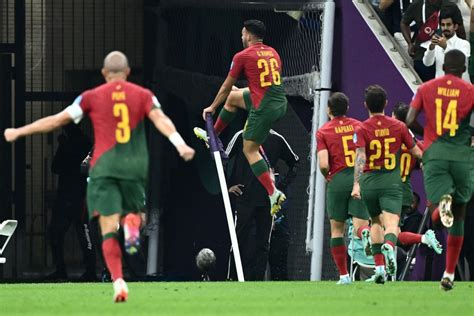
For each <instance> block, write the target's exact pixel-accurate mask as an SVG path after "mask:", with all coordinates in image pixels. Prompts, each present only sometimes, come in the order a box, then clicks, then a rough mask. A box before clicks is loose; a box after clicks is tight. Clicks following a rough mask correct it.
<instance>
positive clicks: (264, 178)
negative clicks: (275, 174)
mask: <svg viewBox="0 0 474 316" xmlns="http://www.w3.org/2000/svg"><path fill="white" fill-rule="evenodd" d="M257 179H258V181H260V183H261V184H262V185H263V187H264V188H265V190H267V193H268V195H272V194H273V192H275V185H274V184H273V180H272V177H270V172H269V171H267V172H264V173H262V174H261V175H259V176H258V177H257Z"/></svg>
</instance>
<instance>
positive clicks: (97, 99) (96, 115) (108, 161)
mask: <svg viewBox="0 0 474 316" xmlns="http://www.w3.org/2000/svg"><path fill="white" fill-rule="evenodd" d="M154 107H157V108H160V104H159V102H158V100H157V99H156V97H154V96H153V94H152V93H151V92H150V91H149V90H147V89H144V88H142V87H140V86H138V85H135V84H133V83H130V82H127V81H114V82H110V83H106V84H103V85H101V86H99V87H97V88H95V89H92V90H88V91H86V92H84V93H83V94H81V95H80V96H79V97H78V98H77V99H76V100H75V101H74V103H73V104H72V105H71V106H70V107H69V108H68V112H69V113H70V115H71V117H72V118H73V120H74V121H75V122H76V123H78V122H79V121H80V120H81V119H82V117H83V115H84V114H87V115H88V116H89V117H90V119H91V121H92V125H93V128H94V138H95V140H94V153H93V156H92V160H91V163H90V168H91V169H90V173H89V174H90V176H91V177H93V178H99V177H111V178H119V179H129V180H144V179H146V176H147V170H148V149H147V144H146V137H145V127H144V120H145V117H147V115H148V113H149V112H150V111H151V110H152V109H153V108H154Z"/></svg>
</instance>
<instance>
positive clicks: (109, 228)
mask: <svg viewBox="0 0 474 316" xmlns="http://www.w3.org/2000/svg"><path fill="white" fill-rule="evenodd" d="M119 221H120V214H113V215H109V216H100V218H99V224H100V229H101V232H102V253H103V255H104V259H105V263H106V265H107V268H108V269H109V271H110V274H111V276H112V280H113V282H114V302H116V303H119V302H125V301H126V300H127V298H128V287H127V284H126V283H125V281H124V280H123V273H122V251H121V250H120V245H119V242H118V239H117V229H118V227H119Z"/></svg>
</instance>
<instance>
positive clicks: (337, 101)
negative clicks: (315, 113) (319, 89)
mask: <svg viewBox="0 0 474 316" xmlns="http://www.w3.org/2000/svg"><path fill="white" fill-rule="evenodd" d="M348 106H349V98H348V97H347V95H345V94H344V93H342V92H334V93H333V94H331V96H330V97H329V100H328V107H329V109H330V110H331V114H332V115H334V116H343V115H345V114H346V113H347V108H348Z"/></svg>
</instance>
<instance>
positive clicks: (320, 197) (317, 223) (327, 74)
mask: <svg viewBox="0 0 474 316" xmlns="http://www.w3.org/2000/svg"><path fill="white" fill-rule="evenodd" d="M335 9H336V4H335V3H334V1H328V2H326V3H325V8H324V17H323V35H322V41H321V87H322V88H323V90H322V91H321V95H320V99H319V120H318V121H319V122H318V126H322V125H323V124H324V123H325V122H327V114H326V107H327V101H328V99H329V95H330V91H329V90H326V89H329V88H331V69H332V46H333V36H334V13H335ZM325 192H326V182H325V180H324V177H323V175H322V174H321V172H319V171H317V172H316V192H315V198H314V216H313V246H312V250H313V252H312V255H311V281H320V280H321V273H322V267H323V265H322V262H323V237H324V212H325Z"/></svg>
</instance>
